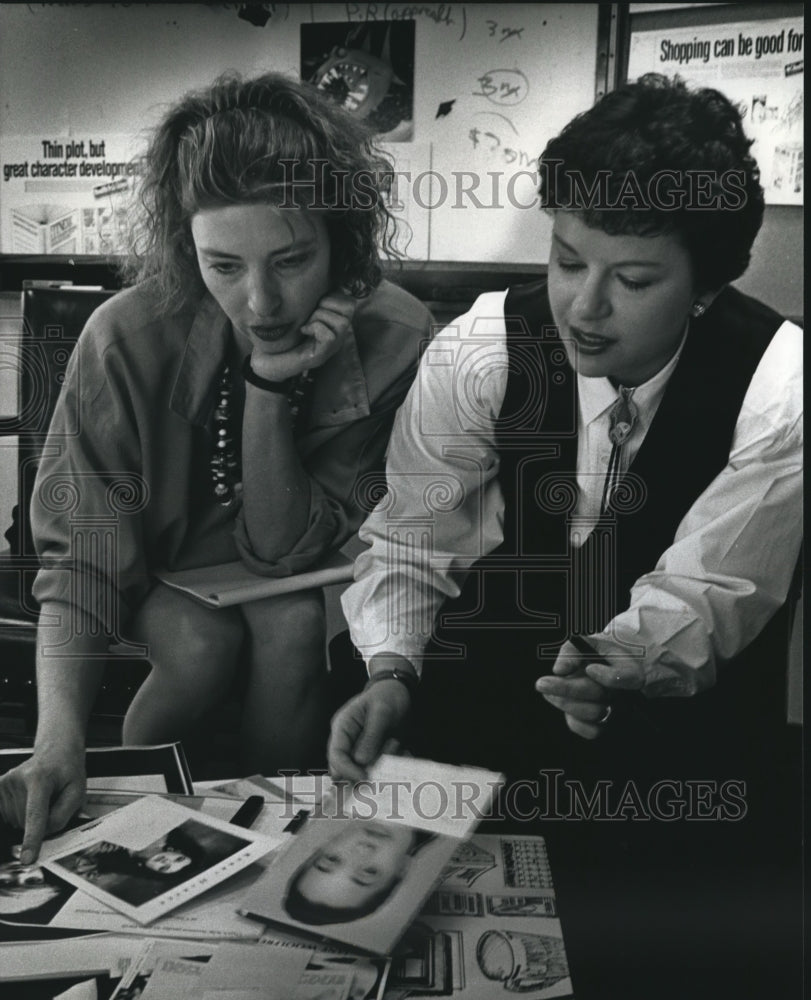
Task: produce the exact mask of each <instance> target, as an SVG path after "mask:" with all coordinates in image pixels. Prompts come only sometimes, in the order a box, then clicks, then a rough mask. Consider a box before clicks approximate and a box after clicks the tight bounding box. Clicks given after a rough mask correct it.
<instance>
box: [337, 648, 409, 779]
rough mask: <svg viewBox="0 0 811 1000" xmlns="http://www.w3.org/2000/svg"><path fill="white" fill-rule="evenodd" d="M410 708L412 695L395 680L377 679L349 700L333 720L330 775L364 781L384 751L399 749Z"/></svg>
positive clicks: (389, 751) (392, 751)
mask: <svg viewBox="0 0 811 1000" xmlns="http://www.w3.org/2000/svg"><path fill="white" fill-rule="evenodd" d="M409 668H410V665H409ZM410 669H413V668H410ZM410 710H411V694H410V693H409V690H408V688H407V687H406V686H405V685H404V684H403V683H402V682H401V681H399V680H395V679H386V680H379V681H376V682H375V683H372V684H370V685H369V686H368V687H367V688H365V689H364V690H363V691H361V693H360V694H359V695H356V696H355V697H354V698H352V699H350V700H349V701H348V702H347V703H346V704H345V705H344V706H343V707H342V708H340V709H339V710H338V711H337V712H336V713H335V715H334V716H333V719H332V730H331V733H330V738H329V746H328V747H327V763H328V765H329V773H330V775H331V777H332V778H334V779H336V780H338V779H345V780H348V781H363V780H364V779H365V778H366V777H367V772H366V769H367V767H369V765H370V764H373V763H374V762H375V761H376V760H377V758H378V757H379V756H380V754H381V753H395V752H397V750H399V748H400V744H399V741H398V739H397V736H398V734H399V733H400V732H401V730H402V728H403V725H404V723H405V721H406V719H407V718H408V715H409V712H410Z"/></svg>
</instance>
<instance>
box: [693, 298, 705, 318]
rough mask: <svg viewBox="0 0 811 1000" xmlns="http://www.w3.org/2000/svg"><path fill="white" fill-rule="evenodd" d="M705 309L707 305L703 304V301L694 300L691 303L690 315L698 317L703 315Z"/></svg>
mask: <svg viewBox="0 0 811 1000" xmlns="http://www.w3.org/2000/svg"><path fill="white" fill-rule="evenodd" d="M706 311H707V307H706V306H705V305H704V303H703V302H695V303H694V304H693V308H692V309H691V310H690V315H691V316H692V317H693V318H694V319H699V318H700V317H701V316H703V315H704V313H705V312H706Z"/></svg>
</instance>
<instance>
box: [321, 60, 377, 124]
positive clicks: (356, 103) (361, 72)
mask: <svg viewBox="0 0 811 1000" xmlns="http://www.w3.org/2000/svg"><path fill="white" fill-rule="evenodd" d="M393 77H394V73H393V71H392V68H391V66H389V64H388V63H386V62H384V61H383V60H382V59H378V58H377V57H376V56H373V55H370V54H369V53H368V52H363V51H361V50H360V49H344V48H336V49H333V50H332V52H331V53H330V55H329V58H328V59H327V60H326V62H324V63H323V64H322V65H321V66H319V68H318V71H317V72H316V74H315V83H316V85H317V86H318V88H319V89H320V90H325V91H326V92H327V93H328V94H330V96H332V97H333V98H334V99H335V100H336V101H337V103H338V104H340V105H341V106H342V107H343V108H345V109H346V110H347V111H350V112H351V113H352V114H353V115H356V116H357V117H358V118H366V117H367V115H369V114H371V113H372V111H374V110H375V108H376V107H377V106H378V105H379V104H380V102H381V101H382V100H383V98H384V97H385V96H386V94H387V93H388V92H389V87H390V86H391V82H392V79H393Z"/></svg>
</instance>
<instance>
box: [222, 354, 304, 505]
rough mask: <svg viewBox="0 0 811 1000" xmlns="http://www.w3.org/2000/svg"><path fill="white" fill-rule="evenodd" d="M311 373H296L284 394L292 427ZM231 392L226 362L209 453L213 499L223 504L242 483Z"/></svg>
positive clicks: (227, 501) (228, 369) (231, 387)
mask: <svg viewBox="0 0 811 1000" xmlns="http://www.w3.org/2000/svg"><path fill="white" fill-rule="evenodd" d="M312 381H313V376H312V373H311V372H309V371H306V372H302V373H301V374H300V375H298V376H297V377H296V378H295V380H294V382H293V386H292V388H291V390H290V393H289V395H288V397H287V402H288V404H289V406H290V415H291V417H292V418H293V430H294V431H295V429H296V426H297V424H298V419H299V417H300V415H301V414H302V412H303V410H304V404H305V401H306V400H307V397H308V393H309V388H310V386H311V385H312ZM233 395H234V387H233V383H232V380H231V366H230V365H229V364H226V365H224V366H223V369H222V371H221V372H220V378H219V381H218V383H217V406H216V407H215V409H214V450H213V452H212V454H211V460H210V464H211V481H212V486H213V492H214V499H215V500H216V501H217V503H219V504H220V505H221V506H223V507H228V506H229V504H231V503H233V501H234V498H235V497H236V495H237V492H238V491H239V488H240V486H241V484H242V463H241V460H240V454H239V448H238V446H237V445H236V443H235V442H234V435H233V418H234V414H233Z"/></svg>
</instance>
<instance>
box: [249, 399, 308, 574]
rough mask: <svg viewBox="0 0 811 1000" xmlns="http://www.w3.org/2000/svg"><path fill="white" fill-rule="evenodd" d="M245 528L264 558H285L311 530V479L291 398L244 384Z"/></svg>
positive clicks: (256, 551) (272, 560)
mask: <svg viewBox="0 0 811 1000" xmlns="http://www.w3.org/2000/svg"><path fill="white" fill-rule="evenodd" d="M242 482H243V491H244V493H243V506H244V514H245V527H246V530H247V532H248V537H249V539H250V542H251V547H252V548H253V550H254V552H255V553H256V554H257V556H259V558H260V559H264V560H266V561H268V562H274V561H276V560H277V559H279V558H280V557H282V556H284V555H286V554H287V553H288V552H289V551H290V549H291V548H293V546H294V545H295V543H296V542H297V541H298V539H299V538H300V537H301V536H302V535H303V534H304V532H305V531H306V530H307V526H308V524H309V517H310V499H311V490H310V480H309V477H308V475H307V473H306V472H305V470H304V467H303V466H302V464H301V461H300V460H299V457H298V453H297V451H296V447H295V443H294V441H293V421H292V417H291V414H290V407H289V405H288V402H287V398H286V397H285V396H283V395H281V394H279V393H274V392H268V391H266V390H264V389H259V388H257V387H256V386H253V385H250V384H247V385H246V386H245V412H244V416H243V425H242Z"/></svg>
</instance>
